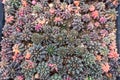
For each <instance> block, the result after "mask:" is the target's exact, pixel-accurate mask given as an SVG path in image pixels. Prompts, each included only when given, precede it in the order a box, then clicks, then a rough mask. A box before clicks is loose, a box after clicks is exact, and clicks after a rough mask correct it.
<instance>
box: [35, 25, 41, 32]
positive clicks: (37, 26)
mask: <svg viewBox="0 0 120 80" xmlns="http://www.w3.org/2000/svg"><path fill="white" fill-rule="evenodd" d="M41 29H42V25H41V24H37V25H36V26H35V30H36V31H37V32H39V31H40V30H41Z"/></svg>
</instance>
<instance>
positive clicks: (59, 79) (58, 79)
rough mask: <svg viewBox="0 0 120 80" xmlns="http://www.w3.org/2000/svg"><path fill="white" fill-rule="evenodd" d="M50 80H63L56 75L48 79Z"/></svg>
mask: <svg viewBox="0 0 120 80" xmlns="http://www.w3.org/2000/svg"><path fill="white" fill-rule="evenodd" d="M50 80H63V79H62V77H61V76H60V75H58V74H54V75H53V76H51V77H50Z"/></svg>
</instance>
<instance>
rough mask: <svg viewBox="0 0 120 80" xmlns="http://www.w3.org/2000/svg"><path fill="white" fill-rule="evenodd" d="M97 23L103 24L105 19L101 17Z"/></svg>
mask: <svg viewBox="0 0 120 80" xmlns="http://www.w3.org/2000/svg"><path fill="white" fill-rule="evenodd" d="M99 22H100V23H101V24H104V23H105V22H107V19H106V18H105V17H101V18H100V20H99Z"/></svg>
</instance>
